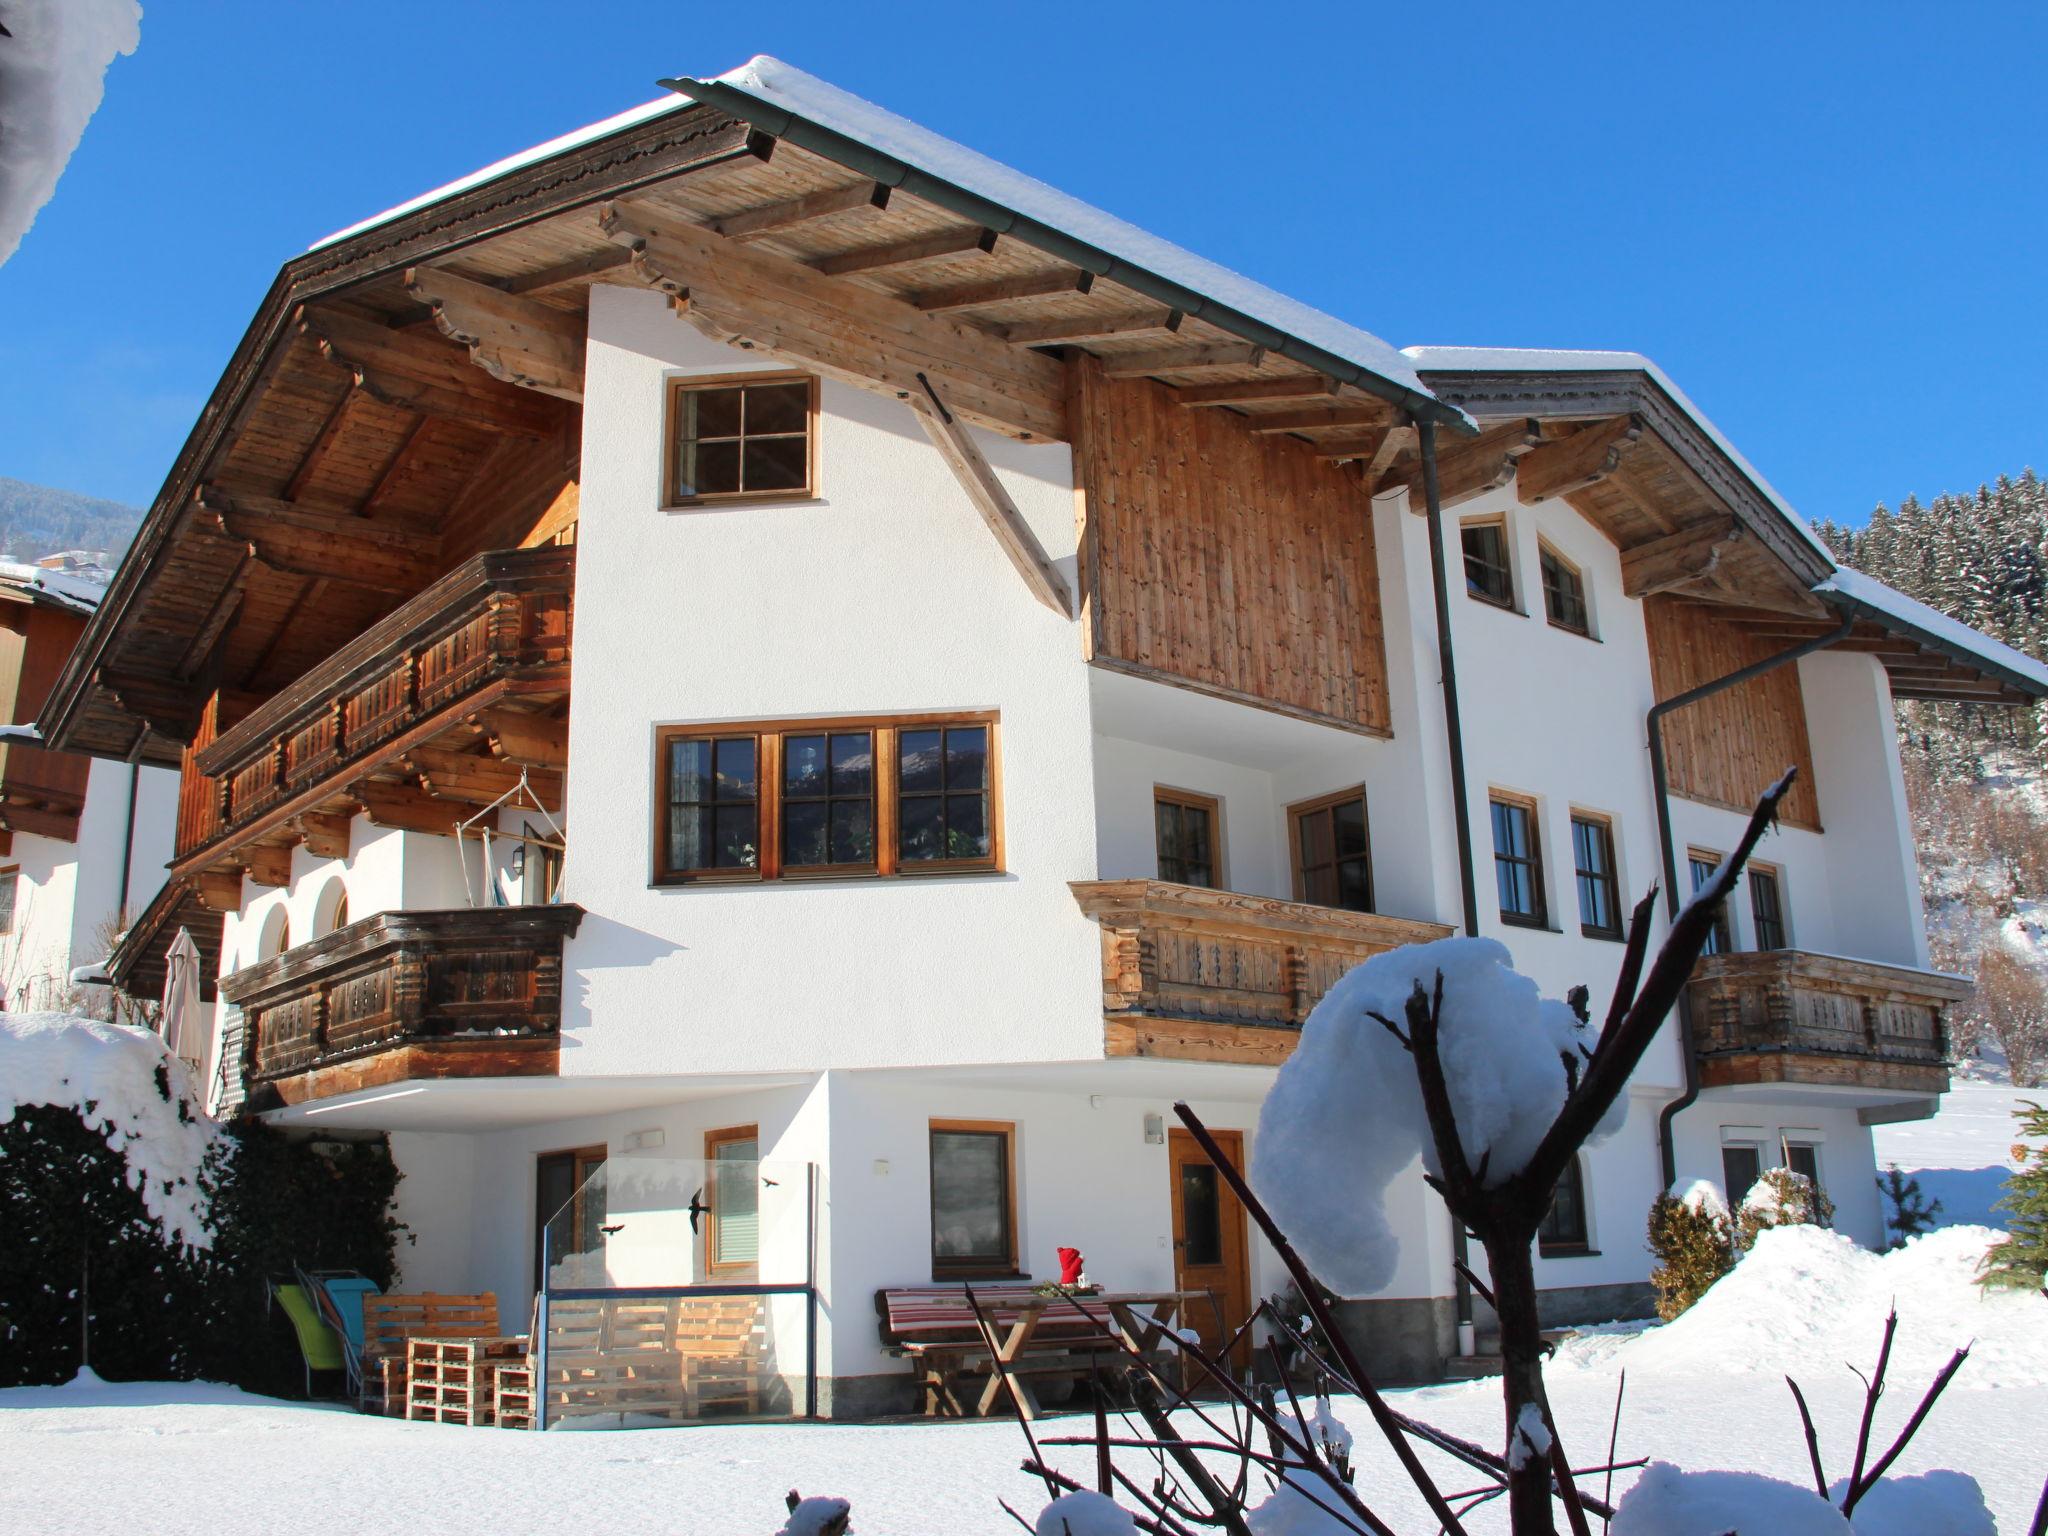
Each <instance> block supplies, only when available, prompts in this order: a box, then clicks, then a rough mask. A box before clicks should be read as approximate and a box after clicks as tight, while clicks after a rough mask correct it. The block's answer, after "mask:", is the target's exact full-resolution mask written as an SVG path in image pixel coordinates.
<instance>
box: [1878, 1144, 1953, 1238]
mask: <svg viewBox="0 0 2048 1536" xmlns="http://www.w3.org/2000/svg"><path fill="white" fill-rule="evenodd" d="M1877 1188H1878V1192H1879V1193H1880V1194H1882V1195H1883V1196H1884V1198H1885V1200H1886V1202H1887V1203H1888V1204H1889V1205H1890V1206H1891V1208H1892V1211H1891V1214H1890V1215H1889V1216H1887V1217H1885V1219H1884V1225H1885V1230H1886V1231H1888V1232H1890V1233H1891V1234H1892V1240H1891V1241H1890V1242H1888V1243H1886V1244H1885V1247H1886V1248H1887V1249H1892V1248H1903V1247H1905V1246H1906V1240H1907V1239H1908V1238H1912V1237H1924V1236H1925V1235H1926V1234H1927V1233H1929V1232H1932V1231H1933V1230H1934V1218H1935V1217H1937V1216H1939V1215H1940V1214H1941V1202H1940V1201H1939V1200H1929V1199H1927V1198H1926V1196H1925V1195H1923V1194H1922V1193H1921V1192H1920V1181H1919V1180H1918V1179H1915V1178H1911V1177H1909V1176H1907V1175H1906V1174H1903V1173H1901V1172H1899V1165H1898V1164H1897V1163H1888V1164H1886V1165H1885V1170H1884V1177H1883V1178H1881V1179H1879V1180H1877Z"/></svg>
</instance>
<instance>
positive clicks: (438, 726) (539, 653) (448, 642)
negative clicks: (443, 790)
mask: <svg viewBox="0 0 2048 1536" xmlns="http://www.w3.org/2000/svg"><path fill="white" fill-rule="evenodd" d="M574 577H575V550H574V549H573V547H564V546H554V545H548V546H543V547H541V548H537V549H522V550H507V551H499V552H494V553H490V554H484V555H478V556H477V557H475V558H474V559H472V560H469V561H466V562H465V563H464V564H462V565H461V566H458V567H457V568H456V569H455V570H454V571H451V572H450V573H449V574H448V575H446V576H444V577H442V578H441V579H440V580H439V581H437V582H435V583H434V584H433V585H432V586H430V587H428V588H427V589H426V590H425V591H424V592H422V593H420V594H419V595H418V596H417V597H414V598H412V599H411V600H410V601H408V602H406V603H404V604H402V605H401V606H400V607H398V608H397V609H395V610H393V611H392V612H391V613H390V614H388V615H386V616H385V617H384V618H383V619H381V620H379V621H378V622H377V623H376V624H374V625H372V626H371V627H370V628H369V629H367V630H365V631H364V632H363V633H362V634H361V635H359V636H358V637H357V638H356V639H355V640H353V641H351V642H350V643H349V644H348V645H346V646H344V647H343V648H342V649H341V650H340V651H338V652H336V653H335V654H334V655H333V656H331V657H329V658H328V659H327V660H326V661H324V662H322V663H321V664H320V665H319V666H317V667H315V668H314V669H313V670H312V671H310V672H308V673H306V674H305V675H304V676H303V677H301V678H299V680H298V681H297V682H294V683H292V684H291V685H289V686H288V687H286V688H284V689H282V690H280V691H279V692H278V693H277V694H275V695H274V696H272V697H271V698H270V699H268V700H267V701H265V702H264V703H263V704H261V705H259V706H258V707H257V708H256V709H254V710H253V711H251V712H250V713H249V714H248V715H246V716H245V717H243V718H242V719H240V720H238V721H236V722H234V723H233V724H232V725H230V726H229V727H228V728H227V729H224V730H220V731H219V732H218V733H217V734H215V733H214V731H213V728H212V722H213V721H214V719H215V718H216V715H215V713H214V712H213V711H211V710H210V711H209V715H208V720H207V722H206V723H205V724H203V725H202V727H201V732H200V736H199V738H198V740H196V741H195V743H194V745H193V747H192V749H191V750H190V751H189V752H187V754H186V757H185V770H184V783H183V785H182V788H181V792H180V799H179V805H178V833H177V847H176V855H175V859H176V864H177V867H178V868H179V869H180V870H181V871H187V872H196V871H199V870H204V869H208V868H219V867H225V866H227V865H229V864H232V863H234V862H236V859H235V857H234V856H235V855H236V854H237V853H238V851H240V850H246V849H247V848H248V847H249V846H250V845H251V844H254V843H258V842H262V841H264V840H266V839H269V840H271V841H281V842H284V843H287V844H288V843H289V842H290V841H292V840H294V839H295V837H296V835H297V834H296V833H295V831H294V829H293V828H292V827H291V826H290V825H289V824H290V823H291V822H292V820H293V818H296V817H301V816H305V815H307V814H308V813H314V814H318V813H321V812H325V811H335V810H340V811H345V812H347V813H349V814H353V812H354V810H355V809H357V808H358V807H362V808H367V809H371V810H372V813H373V815H374V814H375V808H374V805H371V804H368V803H367V802H369V801H371V800H374V799H377V798H379V797H378V796H377V795H376V794H375V793H374V792H373V793H372V794H368V795H366V794H365V793H362V792H360V785H361V784H362V783H364V782H365V781H374V782H377V783H383V784H385V785H387V786H388V788H389V790H390V791H391V792H390V793H388V794H384V795H382V797H381V798H382V799H383V800H385V801H388V802H390V803H392V804H394V805H398V806H415V807H416V805H417V802H418V800H419V799H420V798H421V797H423V796H426V795H428V794H437V793H438V791H435V790H433V787H432V786H431V785H428V786H426V788H425V789H416V788H414V787H413V785H412V783H411V781H412V780H413V779H414V778H419V777H423V775H422V774H421V773H420V772H419V771H418V770H417V767H416V765H414V766H408V765H406V764H405V763H404V759H405V758H406V757H407V754H409V753H414V752H420V751H422V749H424V751H425V752H430V753H432V754H434V758H435V761H437V762H438V763H439V764H440V765H441V768H442V773H441V775H440V776H441V777H442V778H443V779H446V780H450V781H452V782H453V783H454V784H455V786H456V790H455V792H452V793H451V796H450V798H451V799H452V800H453V801H454V802H455V803H458V804H459V803H462V802H464V801H465V799H466V800H467V801H469V802H471V803H480V802H487V801H489V800H490V799H492V798H494V795H493V794H492V793H489V792H488V789H489V787H490V784H491V782H492V780H491V775H490V773H489V772H488V770H490V769H492V768H493V767H494V765H495V760H493V759H484V758H478V759H476V762H475V764H474V767H473V769H470V770H465V769H464V767H463V766H462V764H460V763H454V764H452V765H451V764H450V762H449V759H450V751H449V747H450V742H449V741H448V740H447V739H446V738H450V737H452V736H457V735H459V737H460V740H459V742H456V743H454V745H455V747H456V748H457V749H458V750H459V749H460V748H464V747H467V746H470V745H472V744H474V743H475V742H476V740H477V732H478V730H479V729H480V728H481V727H479V726H478V725H477V722H478V721H480V720H482V719H485V718H487V712H489V711H492V710H493V709H494V708H496V707H498V706H504V707H505V709H506V711H507V712H509V713H510V714H511V715H512V716H513V717H514V718H529V719H530V717H522V716H520V715H519V711H520V710H521V709H533V708H536V707H539V708H547V707H550V706H552V705H553V704H554V703H557V702H559V701H560V700H561V699H562V698H564V697H566V696H567V693H568V687H569V661H570V627H571V625H570V621H571V589H572V586H573V582H574ZM217 707H218V701H216V706H215V708H216V709H217ZM437 743H438V745H437ZM559 766H560V765H559V763H557V764H554V765H553V767H554V768H559ZM543 771H544V773H545V772H548V771H549V770H546V769H544V770H543ZM445 819H446V818H444V820H445Z"/></svg>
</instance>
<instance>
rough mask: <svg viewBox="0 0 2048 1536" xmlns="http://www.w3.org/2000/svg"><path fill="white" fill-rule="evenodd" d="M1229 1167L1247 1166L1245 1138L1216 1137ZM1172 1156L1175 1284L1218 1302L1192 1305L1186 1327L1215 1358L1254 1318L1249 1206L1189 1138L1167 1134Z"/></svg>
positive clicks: (1241, 1346)
mask: <svg viewBox="0 0 2048 1536" xmlns="http://www.w3.org/2000/svg"><path fill="white" fill-rule="evenodd" d="M1210 1134H1211V1135H1213V1136H1214V1137H1215V1138H1216V1143H1217V1145H1218V1146H1220V1147H1221V1148H1222V1149H1223V1155H1224V1156H1225V1157H1227V1158H1229V1159H1230V1163H1231V1166H1232V1167H1234V1168H1242V1167H1243V1166H1244V1135H1243V1133H1242V1132H1239V1131H1212V1132H1211V1133H1210ZM1166 1154H1167V1164H1168V1171H1169V1174H1170V1176H1171V1178H1172V1181H1173V1182H1172V1188H1171V1191H1170V1193H1171V1198H1172V1200H1173V1284H1174V1289H1176V1290H1181V1291H1207V1292H1208V1293H1209V1295H1210V1296H1211V1297H1213V1298H1214V1300H1213V1301H1211V1300H1208V1299H1206V1298H1202V1297H1196V1298H1194V1299H1192V1300H1190V1301H1189V1302H1188V1303H1187V1304H1186V1307H1185V1309H1184V1310H1183V1311H1182V1313H1181V1320H1180V1321H1181V1326H1182V1327H1183V1328H1192V1329H1194V1330H1195V1331H1196V1332H1197V1333H1199V1334H1200V1335H1201V1338H1202V1348H1203V1349H1204V1350H1206V1351H1208V1353H1209V1354H1210V1355H1211V1357H1212V1358H1213V1357H1214V1355H1215V1353H1216V1351H1217V1350H1219V1349H1221V1348H1222V1347H1223V1341H1224V1340H1225V1339H1226V1338H1228V1337H1229V1336H1230V1334H1231V1333H1233V1332H1235V1331H1236V1330H1237V1329H1238V1328H1239V1327H1241V1326H1242V1325H1243V1323H1244V1320H1245V1319H1246V1318H1248V1317H1250V1316H1251V1311H1252V1282H1251V1267H1250V1264H1249V1261H1248V1260H1247V1258H1246V1236H1245V1217H1244V1206H1243V1205H1241V1204H1240V1203H1239V1202H1238V1198H1237V1196H1236V1195H1234V1194H1232V1193H1231V1192H1230V1186H1229V1185H1228V1184H1226V1183H1225V1182H1224V1181H1223V1177H1222V1175H1220V1174H1219V1173H1217V1171H1216V1168H1215V1165H1214V1164H1212V1163H1211V1162H1210V1161H1209V1154H1208V1153H1206V1152H1204V1151H1203V1150H1202V1149H1201V1147H1200V1146H1199V1145H1198V1144H1197V1143H1196V1141H1195V1138H1194V1137H1193V1136H1192V1135H1190V1134H1189V1133H1188V1132H1186V1131H1183V1130H1179V1129H1175V1130H1171V1131H1169V1132H1167V1139H1166ZM1250 1349H1251V1341H1250V1340H1249V1339H1242V1340H1240V1341H1239V1342H1238V1346H1237V1348H1236V1349H1235V1350H1234V1351H1232V1354H1231V1360H1232V1362H1233V1363H1234V1364H1236V1365H1237V1366H1239V1367H1240V1368H1241V1367H1243V1366H1245V1365H1247V1364H1248V1363H1249V1361H1250Z"/></svg>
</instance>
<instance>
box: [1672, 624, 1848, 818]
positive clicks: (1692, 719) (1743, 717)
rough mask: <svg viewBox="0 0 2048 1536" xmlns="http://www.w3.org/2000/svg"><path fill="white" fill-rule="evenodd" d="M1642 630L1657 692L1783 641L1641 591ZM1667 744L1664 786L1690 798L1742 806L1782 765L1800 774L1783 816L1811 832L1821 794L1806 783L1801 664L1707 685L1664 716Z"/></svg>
mask: <svg viewBox="0 0 2048 1536" xmlns="http://www.w3.org/2000/svg"><path fill="white" fill-rule="evenodd" d="M1643 622H1644V626H1645V628H1646V629H1647V630H1648V633H1649V642H1650V676H1651V679H1652V681H1653V683H1654V684H1655V686H1656V690H1657V697H1658V698H1659V699H1660V700H1662V699H1669V698H1675V697H1676V696H1677V695H1679V694H1681V693H1684V692H1685V691H1686V690H1688V689H1691V688H1697V687H1699V686H1700V685H1702V684H1703V683H1710V682H1713V681H1714V680H1715V679H1716V678H1721V677H1726V676H1727V675H1728V674H1729V673H1731V672H1736V671H1740V670H1741V669H1742V668H1744V667H1746V666H1748V665H1750V664H1751V663H1752V662H1757V661H1762V660H1764V659H1765V658H1766V657H1768V656H1770V655H1772V654H1774V652H1775V651H1777V650H1782V649H1783V647H1782V646H1774V645H1773V644H1772V643H1771V642H1770V641H1769V640H1766V639H1763V638H1761V637H1759V636H1756V635H1752V634H1749V633H1746V632H1745V631H1744V630H1742V629H1740V628H1738V627H1737V626H1736V625H1734V624H1732V623H1730V622H1728V621H1727V620H1725V619H1722V618H1720V617H1717V616H1716V615H1715V614H1714V612H1713V611H1712V609H1710V608H1708V607H1707V606H1705V605H1703V604H1699V603H1690V602H1687V601H1685V600H1684V599H1682V598H1679V597H1674V596H1670V595H1659V596H1653V597H1648V598H1645V599H1644V600H1643ZM1664 753H1665V760H1666V767H1667V771H1668V772H1669V774H1670V781H1671V792H1672V793H1673V794H1674V795H1680V796H1683V797H1684V798H1685V799H1688V800H1699V801H1703V802H1704V803H1706V804H1708V805H1718V806H1724V807H1726V808H1727V809H1729V810H1734V811H1746V810H1748V809H1749V808H1750V807H1751V806H1753V805H1755V804H1756V799H1757V796H1758V795H1760V794H1762V793H1763V791H1764V790H1765V789H1766V788H1768V787H1769V786H1770V785H1771V784H1772V783H1774V782H1775V781H1776V780H1777V778H1778V776H1779V775H1780V774H1782V773H1783V772H1784V771H1785V770H1786V769H1787V768H1797V769H1798V770H1799V778H1798V780H1797V781H1796V782H1795V783H1794V784H1793V785H1792V790H1791V793H1790V794H1788V795H1787V796H1786V797H1785V799H1784V801H1783V802H1782V803H1781V804H1780V806H1779V808H1778V811H1779V815H1780V817H1781V818H1782V819H1783V820H1784V821H1786V822H1787V823H1789V824H1790V825H1792V826H1795V827H1804V828H1806V829H1807V830H1809V831H1813V832H1818V831H1819V830H1820V829H1821V828H1820V800H1819V796H1818V795H1817V793H1816V792H1815V790H1814V784H1813V752H1812V748H1811V746H1810V744H1809V743H1808V740H1807V734H1806V697H1805V694H1804V693H1803V692H1802V691H1801V689H1800V685H1799V668H1798V667H1797V666H1796V665H1795V666H1784V667H1779V668H1778V669H1777V670H1776V671H1773V672H1766V673H1765V674H1764V675H1763V676H1761V677H1754V678H1751V679H1750V680H1749V681H1748V682H1746V683H1740V684H1738V685H1737V686H1735V687H1733V688H1729V689H1725V690H1723V691H1722V692H1720V693H1716V694H1711V695H1709V696H1708V697H1707V698H1704V699H1701V700H1700V701H1699V702H1698V703H1696V704H1693V705H1690V706H1688V707H1687V708H1685V709H1681V710H1677V711H1675V712H1674V713H1672V714H1670V715H1667V716H1665V718H1664Z"/></svg>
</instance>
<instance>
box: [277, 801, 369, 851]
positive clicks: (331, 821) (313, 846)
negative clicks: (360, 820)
mask: <svg viewBox="0 0 2048 1536" xmlns="http://www.w3.org/2000/svg"><path fill="white" fill-rule="evenodd" d="M354 820H355V818H354V817H353V816H350V815H344V814H339V813H337V814H333V815H329V814H327V813H326V812H322V811H307V812H305V813H304V814H303V815H299V816H294V817H293V818H292V821H291V826H292V830H293V831H294V832H296V833H298V835H299V837H300V839H301V840H302V841H303V842H304V843H305V845H306V852H308V853H310V854H312V855H313V857H314V858H316V859H345V858H347V857H348V841H349V825H350V823H351V822H353V821H354Z"/></svg>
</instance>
